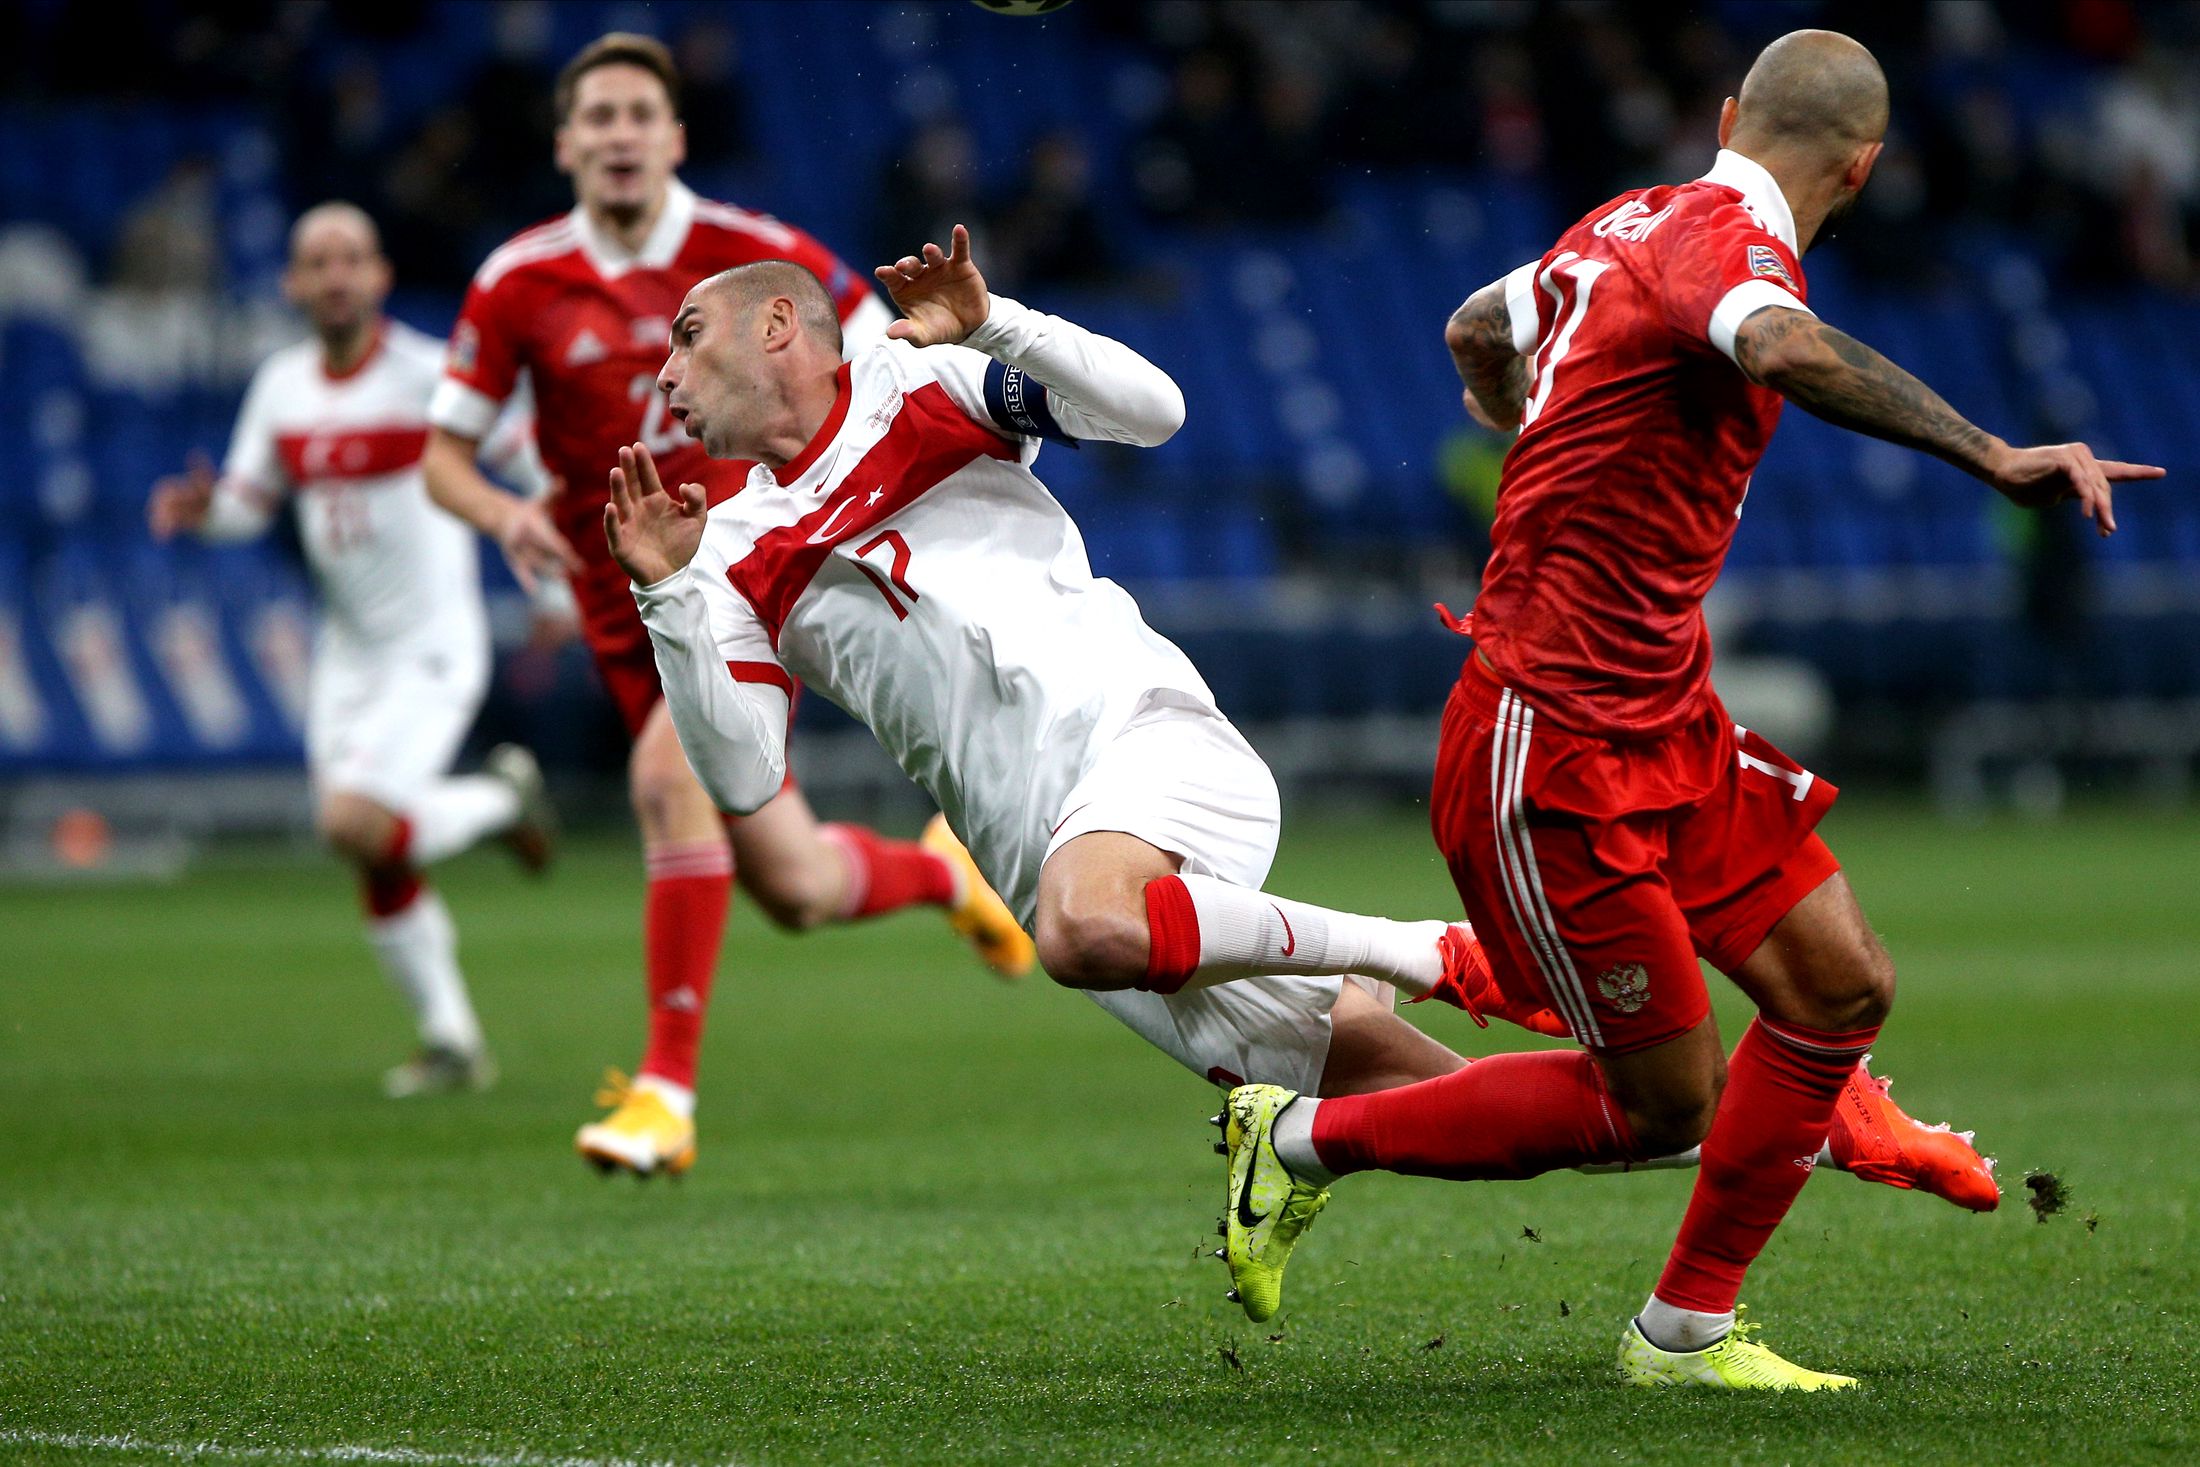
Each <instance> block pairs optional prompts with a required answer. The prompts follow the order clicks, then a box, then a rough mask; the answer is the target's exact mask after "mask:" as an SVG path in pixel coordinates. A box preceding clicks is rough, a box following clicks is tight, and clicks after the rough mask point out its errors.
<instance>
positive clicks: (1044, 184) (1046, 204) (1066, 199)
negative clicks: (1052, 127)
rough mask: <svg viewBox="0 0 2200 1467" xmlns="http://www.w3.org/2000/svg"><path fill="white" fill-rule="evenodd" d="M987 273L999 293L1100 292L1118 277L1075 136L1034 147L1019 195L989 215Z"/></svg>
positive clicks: (1052, 136) (1051, 136)
mask: <svg viewBox="0 0 2200 1467" xmlns="http://www.w3.org/2000/svg"><path fill="white" fill-rule="evenodd" d="M991 225H992V227H991V230H990V234H991V242H990V249H989V250H988V253H987V265H986V269H987V272H988V273H989V274H990V273H992V272H994V271H996V270H998V272H999V274H1000V278H1001V281H1002V282H1003V284H1004V285H1011V286H1026V285H1101V284H1105V283H1107V282H1108V281H1109V280H1112V279H1114V278H1116V277H1117V276H1119V275H1120V274H1121V269H1120V266H1119V265H1118V263H1117V261H1116V258H1115V249H1114V247H1113V245H1112V243H1111V242H1110V240H1109V238H1108V232H1107V229H1106V227H1105V225H1103V224H1102V222H1101V217H1100V210H1099V208H1098V206H1097V205H1095V204H1094V202H1093V197H1092V160H1091V158H1090V157H1089V156H1088V155H1087V154H1086V152H1085V145H1084V142H1083V140H1082V139H1080V138H1079V137H1078V135H1077V134H1076V133H1075V132H1072V131H1069V130H1068V129H1061V130H1058V131H1055V132H1050V133H1047V134H1045V135H1044V136H1042V137H1041V138H1040V139H1039V140H1038V141H1037V142H1036V143H1034V144H1032V148H1031V157H1030V159H1029V160H1028V161H1027V162H1026V164H1025V167H1024V176H1023V177H1022V178H1021V179H1020V180H1018V182H1017V185H1016V188H1015V189H1014V190H1013V191H1012V192H1011V193H1010V194H1009V196H1008V197H1007V198H1006V199H1005V200H1003V201H1002V202H1001V204H1000V205H998V206H997V207H996V208H994V209H993V210H992V212H991Z"/></svg>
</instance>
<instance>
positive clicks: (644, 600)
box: [633, 560, 695, 625]
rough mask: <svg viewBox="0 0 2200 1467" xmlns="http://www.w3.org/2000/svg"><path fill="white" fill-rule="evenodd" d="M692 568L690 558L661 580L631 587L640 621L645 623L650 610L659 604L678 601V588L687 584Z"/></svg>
mask: <svg viewBox="0 0 2200 1467" xmlns="http://www.w3.org/2000/svg"><path fill="white" fill-rule="evenodd" d="M694 568H695V562H694V561H692V560H691V561H689V562H688V563H687V564H686V565H683V566H681V567H680V568H679V569H678V570H676V571H674V572H673V573H672V574H671V575H669V576H666V577H665V578H664V579H663V580H661V581H656V582H653V583H651V584H650V585H647V586H636V587H634V588H633V590H634V603H635V605H636V606H638V607H639V608H640V609H641V613H642V621H643V623H644V624H645V625H646V624H647V623H648V621H649V613H650V612H652V611H654V610H656V609H657V608H658V607H660V606H669V605H674V604H677V603H678V602H679V600H680V590H681V588H682V587H684V586H685V585H686V584H687V582H688V579H689V572H690V571H692V570H693V569H694Z"/></svg>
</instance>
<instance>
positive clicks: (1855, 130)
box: [1728, 31, 1887, 164]
mask: <svg viewBox="0 0 2200 1467" xmlns="http://www.w3.org/2000/svg"><path fill="white" fill-rule="evenodd" d="M1738 101H1739V103H1740V105H1739V106H1738V107H1737V108H1736V110H1735V115H1734V133H1733V137H1732V138H1731V139H1730V141H1729V142H1728V146H1729V147H1732V148H1735V149H1738V150H1739V151H1741V152H1744V153H1747V154H1749V155H1750V156H1751V157H1753V158H1758V159H1759V161H1763V156H1764V155H1765V154H1768V153H1769V154H1777V155H1781V156H1785V157H1793V158H1799V159H1800V158H1816V159H1822V160H1823V161H1825V162H1827V163H1829V164H1831V163H1835V162H1839V161H1842V160H1845V159H1847V158H1848V157H1849V156H1851V155H1852V154H1854V153H1855V152H1856V151H1857V150H1858V149H1860V148H1863V147H1866V146H1869V145H1870V144H1872V143H1876V142H1878V141H1879V140H1880V139H1881V138H1883V137H1885V136H1886V135H1887V77H1886V74H1885V73H1884V72H1882V71H1881V70H1880V69H1879V63H1878V62H1877V61H1875V60H1874V59H1873V58H1872V53H1871V52H1869V51H1867V50H1865V49H1864V48H1863V47H1862V46H1861V45H1859V44H1857V43H1856V42H1855V41H1852V40H1850V39H1849V38H1848V37H1847V36H1844V35H1842V34H1840V33H1839V32H1837V31H1790V32H1788V34H1786V35H1784V36H1782V37H1780V39H1779V40H1777V41H1774V42H1773V43H1772V44H1771V45H1769V46H1767V47H1765V49H1764V50H1763V51H1761V52H1759V53H1758V55H1757V60H1756V63H1755V64H1754V65H1752V66H1751V67H1750V68H1749V75H1747V76H1745V77H1743V78H1742V94H1741V97H1740V98H1739V99H1738Z"/></svg>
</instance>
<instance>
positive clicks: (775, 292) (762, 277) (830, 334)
mask: <svg viewBox="0 0 2200 1467" xmlns="http://www.w3.org/2000/svg"><path fill="white" fill-rule="evenodd" d="M704 296H709V297H711V298H713V299H722V300H724V301H725V302H726V303H727V304H728V305H730V306H731V307H732V308H733V311H734V313H735V314H736V315H737V316H745V315H747V314H748V313H749V311H750V310H751V309H753V308H754V307H756V306H760V305H762V304H763V303H764V302H765V301H768V300H773V299H776V298H778V297H780V296H785V297H786V298H787V299H789V300H791V301H793V302H794V313H795V319H796V320H798V321H800V322H801V323H802V330H803V332H804V333H805V334H806V335H809V336H811V337H814V338H815V339H816V340H817V342H818V344H819V345H820V346H823V347H824V348H826V349H827V350H828V351H830V352H831V353H832V355H833V356H834V357H835V358H836V359H837V358H838V357H839V356H840V308H839V307H838V306H836V305H834V304H833V297H832V293H831V292H830V291H828V290H826V289H825V283H824V282H823V281H821V280H819V279H818V278H817V277H816V276H815V275H812V274H811V273H810V272H809V271H808V270H806V269H804V268H803V267H802V266H800V265H797V264H795V263H794V262H793V261H791V260H758V261H756V262H755V263H754V264H749V265H736V266H734V267H733V268H732V269H731V270H721V271H720V272H718V273H717V274H716V275H713V276H711V277H710V279H708V280H706V281H704V282H703V283H702V284H701V285H700V286H697V287H696V289H695V298H696V299H701V298H702V297H704Z"/></svg>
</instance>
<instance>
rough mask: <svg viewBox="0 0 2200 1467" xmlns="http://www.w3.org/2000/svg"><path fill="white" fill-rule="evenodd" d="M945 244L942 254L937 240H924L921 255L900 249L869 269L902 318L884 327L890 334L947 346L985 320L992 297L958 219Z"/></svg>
mask: <svg viewBox="0 0 2200 1467" xmlns="http://www.w3.org/2000/svg"><path fill="white" fill-rule="evenodd" d="M948 246H949V248H948V251H947V253H944V254H943V253H941V251H940V247H939V246H938V245H936V244H928V245H926V246H925V247H924V254H923V255H922V256H921V257H920V256H917V255H903V256H902V257H901V258H900V259H898V260H896V261H895V262H894V263H893V264H891V265H881V266H879V267H878V268H877V269H876V270H874V271H872V272H871V273H872V274H873V275H876V276H877V277H878V281H879V284H881V285H883V286H885V287H886V293H887V294H888V295H890V296H892V297H893V298H894V304H895V305H897V306H899V307H900V308H901V313H902V315H903V316H904V317H905V318H906V319H905V320H900V321H896V322H895V323H894V324H893V325H891V326H889V327H887V328H886V334H887V335H888V336H890V337H892V338H893V339H894V340H896V341H906V342H908V343H909V344H910V345H912V346H950V345H953V344H954V343H955V342H958V341H961V340H962V339H963V338H964V337H966V336H968V335H969V334H970V333H971V332H973V331H975V330H977V329H978V328H979V327H980V326H983V325H984V324H985V318H986V313H987V312H988V311H990V310H992V308H993V297H992V296H991V295H990V294H988V293H987V291H986V288H985V277H984V276H983V275H980V274H979V273H978V267H977V265H976V263H975V262H973V261H972V260H971V258H970V231H969V230H967V229H965V228H963V226H961V225H960V224H958V225H956V226H955V232H954V233H953V234H952V235H950V236H949V237H948Z"/></svg>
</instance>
